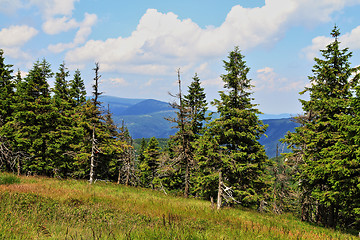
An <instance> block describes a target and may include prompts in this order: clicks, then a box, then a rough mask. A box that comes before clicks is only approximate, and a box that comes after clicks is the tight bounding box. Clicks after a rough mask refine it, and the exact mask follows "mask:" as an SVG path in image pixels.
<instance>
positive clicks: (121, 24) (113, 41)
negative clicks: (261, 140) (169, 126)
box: [0, 0, 360, 114]
mask: <svg viewBox="0 0 360 240" xmlns="http://www.w3.org/2000/svg"><path fill="white" fill-rule="evenodd" d="M359 12H360V0H317V1H313V0H266V1H263V0H239V1H236V0H223V1H212V0H206V1H205V0H196V1H194V0H182V1H173V0H168V1H164V0H152V1H149V0H134V1H121V0H120V1H115V0H86V1H85V0H46V1H44V0H27V1H25V0H0V48H2V49H3V50H4V52H5V59H6V63H8V64H13V65H14V69H15V70H17V69H20V70H21V71H22V73H23V75H24V76H25V75H26V73H27V72H28V71H29V69H30V68H31V67H32V65H33V63H34V62H35V61H37V60H41V59H43V58H45V59H46V60H47V61H48V62H50V64H51V65H52V69H53V71H54V72H56V71H57V69H58V68H59V65H60V64H61V63H62V62H63V61H65V63H66V66H67V67H68V69H69V71H70V73H71V75H72V74H73V73H74V71H75V70H76V69H77V68H79V69H80V70H81V73H82V77H83V79H84V80H85V83H86V86H87V91H88V93H90V92H91V84H92V79H93V76H94V74H93V71H92V68H93V67H94V63H95V62H99V63H100V72H101V75H102V78H101V85H100V88H101V90H102V91H103V92H104V93H105V94H107V95H111V96H117V97H125V98H153V99H158V100H163V101H171V100H172V99H171V97H170V96H169V95H168V92H172V93H176V89H177V87H176V79H177V75H176V70H177V69H178V68H180V71H181V77H182V80H183V89H186V86H187V85H188V84H189V83H190V82H191V80H192V77H193V76H194V74H195V73H197V74H198V76H199V77H200V79H201V81H202V84H203V87H204V88H205V91H206V93H207V98H208V101H211V100H213V99H214V98H218V91H220V90H222V87H223V82H222V81H221V78H220V75H221V74H224V73H225V72H224V70H223V62H222V60H224V59H226V57H227V55H228V52H229V51H231V50H233V48H234V46H239V48H240V49H241V51H242V53H243V55H244V56H245V60H246V62H247V66H248V67H250V73H249V75H248V77H249V78H251V79H252V84H253V85H255V87H254V88H253V89H252V91H253V92H254V94H253V97H254V98H255V100H254V102H255V103H258V104H259V106H258V108H259V109H260V110H261V111H262V112H264V113H268V114H279V113H292V114H296V113H301V104H300V103H299V101H298V99H299V98H303V99H304V98H306V96H300V95H299V94H298V93H299V92H300V91H302V90H303V89H304V87H305V86H307V85H309V81H308V76H309V75H311V74H312V72H311V70H312V66H313V65H314V60H313V58H314V57H318V56H319V50H320V49H324V48H325V46H326V45H327V44H328V43H329V42H330V41H331V40H332V39H331V37H330V34H329V33H330V32H331V30H332V28H333V26H334V24H337V25H338V26H339V28H340V30H341V33H342V36H341V37H340V41H341V42H342V47H349V48H350V51H352V52H353V57H352V59H351V63H352V65H353V66H357V65H360V15H359Z"/></svg>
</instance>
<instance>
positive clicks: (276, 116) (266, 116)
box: [259, 113, 293, 120]
mask: <svg viewBox="0 0 360 240" xmlns="http://www.w3.org/2000/svg"><path fill="white" fill-rule="evenodd" d="M291 117H293V114H290V113H282V114H261V115H259V118H260V119H261V120H265V119H281V118H291Z"/></svg>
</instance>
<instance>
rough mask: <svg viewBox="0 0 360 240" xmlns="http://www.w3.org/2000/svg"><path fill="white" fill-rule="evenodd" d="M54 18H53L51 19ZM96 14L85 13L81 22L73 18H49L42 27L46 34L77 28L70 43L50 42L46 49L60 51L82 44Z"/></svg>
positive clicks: (94, 21)
mask: <svg viewBox="0 0 360 240" xmlns="http://www.w3.org/2000/svg"><path fill="white" fill-rule="evenodd" d="M53 20H54V19H53ZM96 21H97V16H96V15H95V14H89V13H85V16H84V20H83V21H82V22H80V23H79V22H76V21H75V20H74V19H71V20H68V18H67V17H63V18H61V19H60V20H59V21H57V20H54V21H52V20H49V21H47V22H45V23H44V25H43V29H44V31H45V32H46V33H48V34H58V33H60V32H61V31H68V30H70V29H73V28H79V30H78V31H77V32H76V35H75V37H74V40H73V42H70V43H58V44H51V45H49V46H48V49H49V50H50V51H51V52H54V53H60V52H63V51H65V50H67V49H71V48H74V47H77V46H79V45H80V44H83V43H84V42H85V41H86V40H87V38H88V37H89V35H90V34H91V31H92V26H93V25H94V24H95V23H96Z"/></svg>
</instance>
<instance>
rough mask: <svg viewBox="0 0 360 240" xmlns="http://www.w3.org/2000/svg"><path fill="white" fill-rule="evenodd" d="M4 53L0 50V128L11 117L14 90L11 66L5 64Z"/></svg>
mask: <svg viewBox="0 0 360 240" xmlns="http://www.w3.org/2000/svg"><path fill="white" fill-rule="evenodd" d="M3 55H4V52H3V50H1V49H0V127H2V126H3V125H5V124H6V122H8V121H9V120H10V119H9V118H10V117H11V115H12V112H13V109H12V105H13V103H14V88H15V84H14V82H13V76H12V75H11V74H12V73H13V70H12V69H11V67H12V65H8V64H5V59H4V56H3Z"/></svg>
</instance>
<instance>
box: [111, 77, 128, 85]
mask: <svg viewBox="0 0 360 240" xmlns="http://www.w3.org/2000/svg"><path fill="white" fill-rule="evenodd" d="M109 82H110V83H111V84H114V85H121V86H128V85H129V83H128V82H127V81H125V79H124V78H110V79H109Z"/></svg>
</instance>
